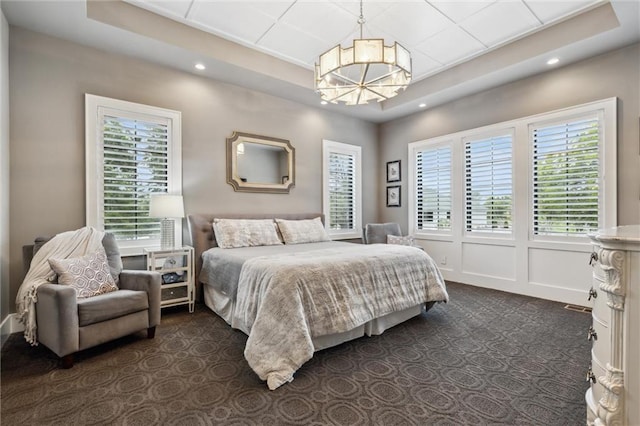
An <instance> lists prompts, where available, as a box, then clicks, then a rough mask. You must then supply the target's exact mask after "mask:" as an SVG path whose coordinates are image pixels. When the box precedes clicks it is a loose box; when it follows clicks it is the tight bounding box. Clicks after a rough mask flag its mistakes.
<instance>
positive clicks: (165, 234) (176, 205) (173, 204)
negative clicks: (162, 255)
mask: <svg viewBox="0 0 640 426" xmlns="http://www.w3.org/2000/svg"><path fill="white" fill-rule="evenodd" d="M149 217H158V218H162V220H161V221H160V248H161V249H168V248H173V247H175V221H174V220H173V218H176V217H181V218H182V217H184V203H183V202H182V195H171V194H152V195H151V198H150V201H149Z"/></svg>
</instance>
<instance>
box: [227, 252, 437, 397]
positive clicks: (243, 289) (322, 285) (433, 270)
mask: <svg viewBox="0 0 640 426" xmlns="http://www.w3.org/2000/svg"><path fill="white" fill-rule="evenodd" d="M429 301H448V294H447V291H446V288H445V284H444V280H443V278H442V276H441V274H440V271H439V270H438V268H437V266H436V265H435V263H434V262H433V260H432V259H431V257H430V256H428V255H427V254H426V253H425V252H424V251H422V250H420V249H418V248H415V247H408V246H400V245H390V244H389V245H388V244H372V245H360V244H353V245H352V246H351V245H350V246H345V247H342V248H340V249H322V250H316V251H311V252H301V253H289V254H282V255H274V256H262V257H257V258H253V259H250V260H247V261H246V262H245V263H244V265H243V267H242V270H241V272H240V280H239V283H238V292H237V296H236V308H235V310H234V321H236V322H237V323H238V324H240V325H241V326H240V327H239V328H241V329H243V330H246V331H248V334H249V338H248V340H247V344H246V347H245V353H244V354H245V357H246V359H247V361H248V362H249V365H250V366H251V368H252V369H253V370H254V371H255V372H256V373H257V374H258V376H259V377H260V378H261V379H262V380H266V381H267V385H268V386H269V389H272V390H273V389H276V388H278V387H279V386H281V385H282V384H284V383H287V382H290V381H291V380H293V374H294V373H295V371H296V370H298V368H300V366H302V365H303V364H304V363H305V362H307V361H308V360H309V359H311V357H312V356H313V352H314V347H313V343H312V337H314V336H323V335H327V334H332V333H340V332H344V331H348V330H351V329H353V328H355V327H358V326H360V325H362V324H364V323H366V322H368V321H370V320H372V319H374V318H379V317H381V316H384V315H386V314H389V313H392V312H396V311H400V310H403V309H406V308H409V307H412V306H416V305H419V304H421V303H425V302H429Z"/></svg>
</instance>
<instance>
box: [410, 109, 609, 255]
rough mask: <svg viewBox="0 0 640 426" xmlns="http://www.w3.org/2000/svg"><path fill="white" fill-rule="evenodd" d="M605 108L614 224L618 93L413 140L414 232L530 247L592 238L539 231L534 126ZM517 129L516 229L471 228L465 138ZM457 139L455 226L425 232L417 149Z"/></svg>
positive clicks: (604, 145) (603, 148) (604, 167)
mask: <svg viewBox="0 0 640 426" xmlns="http://www.w3.org/2000/svg"><path fill="white" fill-rule="evenodd" d="M596 111H598V112H599V113H600V114H601V123H600V124H601V130H600V131H601V132H602V136H601V143H600V145H599V152H598V155H599V167H600V179H599V184H600V185H601V187H602V188H601V190H600V191H599V218H598V227H599V228H610V227H613V226H616V224H617V168H616V164H617V98H615V97H614V98H608V99H603V100H598V101H593V102H589V103H585V104H581V105H576V106H571V107H567V108H562V109H558V110H555V111H550V112H545V113H541V114H536V115H532V116H528V117H522V118H518V119H514V120H509V121H505V122H500V123H495V124H491V125H487V126H483V127H478V128H474V129H469V130H464V131H460V132H455V133H451V134H447V135H442V136H437V137H434V138H431V139H425V140H420V141H416V142H410V143H409V144H408V159H409V170H408V175H409V183H408V185H409V194H408V196H409V205H408V210H409V211H408V220H409V232H410V233H411V234H412V235H414V236H415V237H416V238H418V239H424V240H440V241H452V242H475V243H483V242H486V243H487V244H493V245H519V244H525V245H527V246H529V247H552V246H553V247H554V248H558V249H560V248H561V247H562V248H564V249H567V250H570V249H573V247H575V246H576V244H580V245H582V247H586V246H587V245H588V244H589V239H588V237H587V236H586V235H581V236H553V237H551V236H540V235H534V234H533V182H532V181H533V156H532V155H533V141H532V127H534V126H537V127H539V126H540V123H551V122H553V121H566V120H569V119H570V118H572V117H579V116H584V115H587V114H589V113H591V114H593V113H594V112H596ZM509 129H514V136H513V141H512V155H513V159H512V177H513V182H512V191H513V192H512V197H513V198H512V205H511V209H512V213H511V214H512V216H511V217H512V223H511V225H512V232H511V233H510V234H506V233H505V234H500V233H496V234H493V233H488V232H487V233H480V232H473V233H469V232H466V226H465V220H466V207H465V204H464V203H465V195H466V193H465V183H464V178H465V165H464V142H463V141H464V139H465V138H469V137H475V135H482V134H488V133H496V132H506V131H508V130H509ZM447 141H449V143H451V145H452V189H451V191H452V207H453V211H452V214H451V232H436V231H429V232H424V231H422V230H418V229H416V223H415V219H416V213H417V212H416V211H415V210H416V203H415V197H416V161H415V159H416V153H417V151H419V150H420V149H422V148H423V147H425V146H430V145H435V144H442V143H446V142H447Z"/></svg>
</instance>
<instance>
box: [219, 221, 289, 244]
mask: <svg viewBox="0 0 640 426" xmlns="http://www.w3.org/2000/svg"><path fill="white" fill-rule="evenodd" d="M213 233H214V234H215V235H216V242H217V243H218V247H221V248H239V247H254V246H273V245H277V244H282V241H281V240H280V238H279V237H278V233H277V232H276V224H275V223H274V222H273V220H272V219H219V218H216V219H213Z"/></svg>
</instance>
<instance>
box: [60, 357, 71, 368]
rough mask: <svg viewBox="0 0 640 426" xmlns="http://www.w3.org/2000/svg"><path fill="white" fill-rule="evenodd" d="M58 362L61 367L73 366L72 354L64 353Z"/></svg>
mask: <svg viewBox="0 0 640 426" xmlns="http://www.w3.org/2000/svg"><path fill="white" fill-rule="evenodd" d="M60 363H61V364H62V368H65V369H66V368H71V367H73V354H69V355H65V356H63V357H62V358H60Z"/></svg>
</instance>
